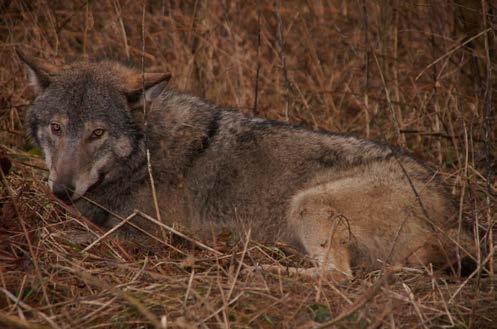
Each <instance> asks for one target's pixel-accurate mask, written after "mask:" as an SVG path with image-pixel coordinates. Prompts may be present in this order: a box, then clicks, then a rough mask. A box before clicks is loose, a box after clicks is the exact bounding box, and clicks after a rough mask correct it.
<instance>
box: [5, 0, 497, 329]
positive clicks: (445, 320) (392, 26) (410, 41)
mask: <svg viewBox="0 0 497 329" xmlns="http://www.w3.org/2000/svg"><path fill="white" fill-rule="evenodd" d="M0 15H1V16H0V17H1V18H0V19H1V21H0V22H1V24H0V63H1V66H0V138H1V141H0V150H1V152H0V158H2V159H3V160H2V161H1V164H2V167H5V168H7V167H8V163H11V164H12V169H11V170H10V172H9V174H8V175H2V176H1V180H2V184H1V185H0V186H1V189H0V214H1V217H0V327H1V326H3V327H7V328H101V327H116V328H124V327H133V328H134V327H136V328H139V327H140V328H141V327H155V328H166V327H168V328H194V327H203V328H206V327H209V328H210V327H230V328H254V327H264V328H265V327H268V328H269V327H278V328H280V327H281V328H286V327H288V328H294V327H299V328H318V327H326V326H328V327H332V326H335V327H339V328H380V327H391V328H432V327H456V328H495V327H496V326H497V324H496V321H497V295H496V288H497V285H496V276H495V271H496V270H497V267H496V261H495V256H494V254H493V251H495V245H497V241H496V237H495V236H496V234H495V230H496V229H495V227H494V223H495V220H496V218H497V215H496V210H497V206H496V193H497V181H496V175H495V172H496V169H497V156H496V154H497V139H496V138H497V129H496V126H497V125H496V124H497V120H496V118H497V116H496V114H495V113H496V110H495V105H496V102H495V99H497V93H496V92H495V88H496V86H497V83H496V81H497V80H496V78H497V72H496V67H497V66H496V63H497V41H496V40H497V39H496V35H495V32H496V27H497V17H496V15H497V7H496V6H495V4H494V3H493V2H492V1H486V0H482V1H470V0H458V1H455V0H451V1H445V2H441V1H435V0H431V1H430V0H428V1H421V2H416V3H414V2H410V1H405V2H404V1H395V0H390V1H386V0H382V1H376V2H370V1H365V0H357V1H325V0H321V1H320V0H316V1H260V0H258V1H253V2H250V1H181V0H178V1H173V0H171V1H167V0H162V1H146V2H142V1H123V0H106V1H47V0H46V1H42V0H34V1H20V0H11V1H9V0H4V1H3V2H1V3H0ZM14 46H21V47H22V48H23V49H24V50H25V51H27V52H29V53H32V54H35V55H38V56H39V57H43V58H47V59H50V60H52V61H54V62H63V61H71V60H75V59H82V58H83V59H85V58H89V59H96V58H102V57H105V58H112V59H117V60H120V61H123V62H126V63H129V64H130V65H135V66H137V67H138V68H140V67H141V65H142V60H143V64H144V66H145V67H146V68H149V69H154V70H167V71H170V72H171V73H172V75H173V80H172V82H171V83H172V84H173V85H174V86H175V87H176V88H178V89H181V90H188V91H190V92H191V93H193V94H196V95H199V96H202V97H205V98H207V99H209V100H211V101H213V102H215V103H219V104H223V105H227V106H230V107H236V108H238V109H240V111H242V112H244V113H246V114H248V115H257V116H262V117H266V118H272V119H279V120H284V121H289V122H292V123H296V124H303V125H305V126H308V127H310V128H312V129H328V130H333V131H340V132H344V133H352V134H356V135H359V136H364V137H368V138H371V139H375V140H379V141H382V142H389V143H391V144H394V145H397V146H401V147H404V148H407V149H408V150H410V151H411V152H413V153H414V154H415V155H416V156H417V157H419V158H421V159H423V160H425V161H426V162H427V163H428V164H429V165H430V166H431V167H433V168H434V169H435V170H436V171H437V172H439V173H440V174H441V175H442V176H443V177H444V179H445V180H446V182H447V183H448V184H449V186H450V187H451V189H452V192H453V193H454V195H455V196H456V198H458V200H459V201H460V209H459V214H458V215H459V218H460V222H461V225H470V226H472V227H473V228H474V231H475V244H477V245H478V246H479V247H480V250H481V253H480V254H479V255H478V258H479V262H480V264H484V265H485V269H484V270H483V268H482V269H481V271H477V272H474V273H473V274H472V275H471V276H470V277H469V278H460V277H458V276H457V275H444V274H442V273H434V272H433V271H432V270H431V269H430V268H426V269H421V270H418V269H408V268H402V269H397V271H395V272H393V273H390V272H389V273H387V274H384V273H381V272H373V273H369V274H364V275H362V276H360V277H358V278H357V279H355V280H353V281H352V282H347V283H341V284H336V283H333V282H328V281H326V280H319V279H313V278H305V277H300V276H295V275H289V274H288V273H286V272H285V271H282V272H280V273H273V272H269V271H264V270H261V269H260V268H259V267H257V266H255V265H257V264H278V263H281V264H285V265H288V264H289V265H294V264H296V263H298V262H301V261H302V260H301V259H300V258H299V257H297V256H295V255H292V253H288V252H286V251H285V250H284V248H282V247H280V246H278V245H276V246H262V245H259V244H257V243H255V242H250V243H248V244H244V243H243V242H241V243H234V241H232V239H231V238H230V236H229V235H221V236H219V237H218V239H217V241H215V242H213V243H212V246H213V247H215V248H216V250H218V251H219V252H220V253H221V255H219V254H217V253H212V252H210V251H207V250H204V249H201V248H200V249H199V248H193V247H191V246H188V245H185V244H181V243H175V242H174V240H173V242H171V243H173V247H174V248H175V249H173V248H170V247H164V246H154V247H149V246H144V243H142V242H137V241H127V240H124V239H120V238H118V237H113V236H111V237H107V238H106V239H103V240H102V241H101V242H100V243H98V244H96V245H95V246H94V247H92V248H91V249H89V250H87V251H83V249H84V248H86V247H88V242H87V241H86V238H85V236H86V235H88V234H89V235H91V236H92V237H93V238H94V236H95V235H102V234H103V232H102V231H101V229H99V228H98V227H95V226H93V225H92V224H91V223H89V222H88V221H87V220H85V219H84V218H79V217H77V216H73V215H71V214H70V213H68V212H67V211H65V209H63V206H62V205H60V204H59V203H57V202H55V201H54V200H53V198H52V197H51V196H50V194H49V193H48V192H47V188H46V187H45V184H44V183H43V177H44V174H45V172H44V169H43V161H42V159H41V157H40V155H39V151H38V150H36V149H35V148H33V146H32V145H31V144H30V143H29V141H28V140H27V139H26V138H24V130H25V129H24V127H23V117H24V114H25V111H26V110H27V106H28V105H29V102H30V100H31V99H32V92H31V91H30V88H29V87H28V85H27V81H26V79H25V78H24V73H23V68H22V67H21V64H20V62H19V60H18V58H17V57H16V55H15V53H14V51H13V47H14ZM85 232H86V233H85ZM88 232H89V233H88ZM250 268H252V269H254V268H255V269H254V270H253V271H249V270H248V269H250Z"/></svg>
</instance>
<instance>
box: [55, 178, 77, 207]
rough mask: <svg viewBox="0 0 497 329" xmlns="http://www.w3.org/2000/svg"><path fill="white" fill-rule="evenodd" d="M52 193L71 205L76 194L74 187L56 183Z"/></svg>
mask: <svg viewBox="0 0 497 329" xmlns="http://www.w3.org/2000/svg"><path fill="white" fill-rule="evenodd" d="M52 192H53V194H55V196H56V197H57V198H59V199H60V200H62V201H64V202H65V203H69V202H71V200H72V197H73V194H74V185H72V184H63V183H59V182H54V183H53V186H52Z"/></svg>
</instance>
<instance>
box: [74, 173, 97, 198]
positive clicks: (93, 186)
mask: <svg viewBox="0 0 497 329" xmlns="http://www.w3.org/2000/svg"><path fill="white" fill-rule="evenodd" d="M104 180H105V174H104V173H101V174H100V175H98V179H97V181H96V182H95V183H93V184H92V185H91V186H90V187H89V188H88V189H87V190H86V192H85V193H84V194H82V195H79V196H77V197H75V198H74V199H72V200H69V202H68V203H74V202H76V201H78V200H79V199H81V197H83V196H84V195H86V194H88V193H90V192H92V191H94V190H95V189H96V188H97V187H98V186H99V185H100V184H102V183H103V181H104Z"/></svg>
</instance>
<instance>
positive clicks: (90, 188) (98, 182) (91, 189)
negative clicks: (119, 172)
mask: <svg viewBox="0 0 497 329" xmlns="http://www.w3.org/2000/svg"><path fill="white" fill-rule="evenodd" d="M104 180H105V173H100V174H99V175H98V179H97V181H96V182H95V183H93V185H91V186H90V187H89V188H88V190H86V193H88V192H91V191H94V190H95V189H96V188H97V187H98V186H99V185H100V184H102V183H103V181H104ZM86 193H85V194H86Z"/></svg>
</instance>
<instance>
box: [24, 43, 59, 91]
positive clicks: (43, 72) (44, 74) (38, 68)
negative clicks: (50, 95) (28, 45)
mask: <svg viewBox="0 0 497 329" xmlns="http://www.w3.org/2000/svg"><path fill="white" fill-rule="evenodd" d="M16 53H17V56H19V59H20V60H21V61H22V62H23V63H24V66H25V67H26V71H27V72H28V78H29V81H30V84H31V85H32V86H33V88H34V90H35V92H36V93H41V92H42V91H43V90H45V88H47V87H48V85H49V84H50V81H51V78H52V76H54V75H55V74H57V71H58V68H57V66H55V65H52V64H50V63H48V62H45V61H44V60H41V59H39V58H35V57H32V56H30V55H27V54H26V53H24V52H23V51H22V50H21V49H19V48H17V47H16Z"/></svg>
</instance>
